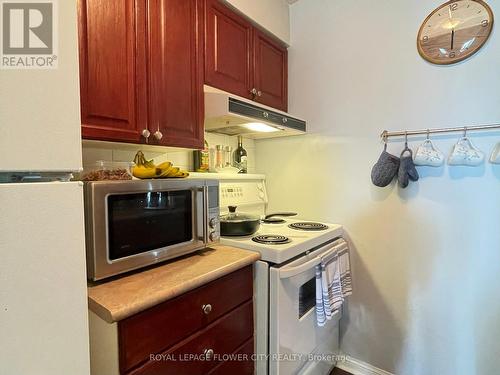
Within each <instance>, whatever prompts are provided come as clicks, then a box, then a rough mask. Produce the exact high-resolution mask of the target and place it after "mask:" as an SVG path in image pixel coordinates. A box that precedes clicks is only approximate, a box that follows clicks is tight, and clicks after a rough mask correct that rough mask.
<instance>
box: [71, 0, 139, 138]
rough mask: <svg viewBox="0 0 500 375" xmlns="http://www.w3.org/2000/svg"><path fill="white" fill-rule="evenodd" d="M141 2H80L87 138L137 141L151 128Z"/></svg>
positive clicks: (81, 79)
mask: <svg viewBox="0 0 500 375" xmlns="http://www.w3.org/2000/svg"><path fill="white" fill-rule="evenodd" d="M141 1H144V0H135V1H134V0H122V1H119V0H79V4H78V9H79V11H78V13H79V14H78V16H79V45H80V91H81V93H80V94H81V99H80V100H81V116H82V135H83V137H84V138H89V139H100V140H110V141H129V142H138V141H140V139H141V136H140V133H141V131H142V130H143V129H145V128H146V127H147V126H146V118H145V109H146V102H145V100H146V94H145V87H144V84H143V83H144V80H145V69H146V66H145V65H146V64H145V61H144V53H141V51H140V48H141V47H140V45H141V40H140V35H143V34H144V22H143V21H141V19H140V18H141V11H140V9H141V7H140V6H139V5H140V4H139V3H140V2H141ZM142 16H144V14H142Z"/></svg>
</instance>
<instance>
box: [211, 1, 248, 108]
mask: <svg viewBox="0 0 500 375" xmlns="http://www.w3.org/2000/svg"><path fill="white" fill-rule="evenodd" d="M205 6H206V13H205V14H206V17H205V22H206V34H205V36H206V39H205V43H206V44H205V82H206V83H207V84H208V85H210V86H213V87H217V88H220V89H221V90H225V91H228V92H231V93H234V94H236V95H239V96H241V97H244V98H253V96H252V92H251V90H252V88H253V83H252V80H253V77H252V68H253V67H252V63H253V61H252V48H253V47H252V44H253V39H252V38H253V36H252V35H253V34H252V29H253V27H252V25H251V23H250V22H249V21H247V20H246V19H245V18H243V17H241V16H239V15H238V14H236V13H235V12H233V11H232V10H230V9H229V8H227V7H226V6H225V5H223V4H222V3H220V2H219V1H218V0H206V2H205Z"/></svg>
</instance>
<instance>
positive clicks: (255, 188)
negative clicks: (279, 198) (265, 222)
mask: <svg viewBox="0 0 500 375" xmlns="http://www.w3.org/2000/svg"><path fill="white" fill-rule="evenodd" d="M219 196H220V207H221V212H222V211H227V206H242V205H244V206H261V207H262V209H263V210H264V209H265V207H266V206H267V202H268V200H267V192H266V186H265V184H264V182H263V181H248V180H240V181H227V182H225V181H221V182H220V189H219ZM259 211H260V210H259Z"/></svg>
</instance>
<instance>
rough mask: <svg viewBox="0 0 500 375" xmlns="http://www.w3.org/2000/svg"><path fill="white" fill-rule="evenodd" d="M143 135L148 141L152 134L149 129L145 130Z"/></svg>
mask: <svg viewBox="0 0 500 375" xmlns="http://www.w3.org/2000/svg"><path fill="white" fill-rule="evenodd" d="M141 134H142V136H143V137H144V138H146V139H148V138H149V136H150V135H151V132H150V131H149V130H148V129H144V130H143V131H142V133H141Z"/></svg>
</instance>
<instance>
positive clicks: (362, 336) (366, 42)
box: [257, 0, 500, 375]
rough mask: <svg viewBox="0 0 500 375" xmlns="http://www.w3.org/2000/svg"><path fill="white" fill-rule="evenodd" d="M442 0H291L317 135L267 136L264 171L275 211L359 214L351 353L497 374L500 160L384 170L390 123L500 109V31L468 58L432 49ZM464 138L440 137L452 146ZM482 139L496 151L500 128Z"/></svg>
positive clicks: (345, 342)
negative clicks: (414, 175) (383, 135)
mask: <svg viewBox="0 0 500 375" xmlns="http://www.w3.org/2000/svg"><path fill="white" fill-rule="evenodd" d="M439 4H440V1H431V0H422V1H400V0H386V1H373V0H358V1H351V0H336V1H333V0H302V1H299V2H298V3H296V4H294V5H293V6H291V44H292V47H291V49H290V74H289V76H290V111H291V112H292V113H294V114H297V115H299V116H302V117H304V118H306V119H308V121H309V124H308V125H309V129H310V130H311V134H310V135H307V136H300V137H290V138H286V139H272V140H263V141H258V142H257V170H258V172H262V173H266V174H268V184H269V186H268V187H269V194H270V201H271V207H270V210H273V211H274V210H291V209H298V210H299V211H300V212H301V214H302V216H304V217H309V218H312V219H316V220H326V221H330V222H338V223H342V224H345V226H346V229H347V231H348V232H349V234H350V236H351V238H352V240H353V243H354V245H355V247H354V249H353V251H352V263H353V272H354V288H355V292H354V296H352V297H351V299H350V301H349V308H348V315H347V317H346V319H344V324H343V325H344V327H343V332H342V348H343V350H344V351H345V352H346V353H347V354H349V355H351V356H353V357H355V358H357V359H360V360H362V361H364V362H368V363H370V364H372V365H375V366H377V367H379V368H383V369H385V370H388V371H391V372H393V373H395V374H397V375H474V374H475V375H489V374H495V373H498V368H499V367H500V359H499V358H500V343H499V341H498V339H497V338H498V337H499V335H500V299H499V298H498V296H499V295H500V230H499V228H500V189H499V187H500V184H499V182H500V181H499V180H500V167H499V166H492V165H490V164H486V165H484V166H482V167H478V168H467V167H447V166H446V167H444V168H438V169H431V168H422V169H419V172H420V174H421V180H420V181H419V182H418V183H415V184H413V185H411V186H410V187H409V188H408V189H406V190H400V189H398V188H397V187H396V186H390V187H388V188H384V189H380V188H376V187H374V186H372V184H371V182H370V170H371V167H372V165H373V164H374V163H375V161H376V159H377V158H378V155H379V153H380V151H381V149H382V147H381V144H380V142H379V138H378V135H379V133H380V132H381V131H382V130H383V129H389V130H391V129H393V130H396V129H400V128H408V129H417V128H426V127H436V126H447V125H449V126H461V125H466V124H471V123H490V122H498V121H500V105H499V103H500V69H499V63H500V39H499V35H498V30H496V31H495V32H494V34H493V36H492V38H491V39H490V41H489V42H488V43H487V45H486V46H485V48H484V49H483V50H482V51H481V52H480V53H479V54H477V55H476V56H474V57H472V58H471V59H469V60H468V61H466V62H464V63H461V64H458V65H455V66H449V67H438V66H433V65H430V64H428V63H426V62H425V61H423V60H422V59H421V58H420V57H419V55H418V53H417V50H416V45H415V39H416V34H417V31H418V28H419V26H420V23H421V21H422V20H423V19H424V18H425V16H426V15H427V13H428V12H430V11H431V10H432V9H434V8H435V7H436V6H438V5H439ZM489 4H490V5H491V6H492V7H493V10H494V11H496V12H500V1H498V0H491V1H489ZM497 14H498V13H497ZM458 136H459V135H457V136H444V137H440V138H438V139H437V140H436V144H437V145H438V146H439V147H440V148H441V149H442V150H443V151H444V152H446V153H448V152H449V150H450V148H451V146H452V144H453V143H454V141H455V140H456V139H457V137H458ZM472 138H473V141H474V143H475V144H476V145H477V146H479V147H480V148H481V149H483V150H484V151H486V152H487V153H488V154H489V153H490V151H491V149H492V148H493V146H494V144H495V142H497V141H500V133H499V132H496V133H489V134H485V133H482V134H475V135H473V137H472ZM419 142H420V140H418V142H417V141H412V142H411V146H416V145H417V144H418V143H419ZM401 149H402V143H401V142H395V143H393V144H391V146H390V147H389V151H392V152H394V153H396V154H398V153H399V152H400V151H401ZM284 186H286V189H282V188H283V187H284Z"/></svg>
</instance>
